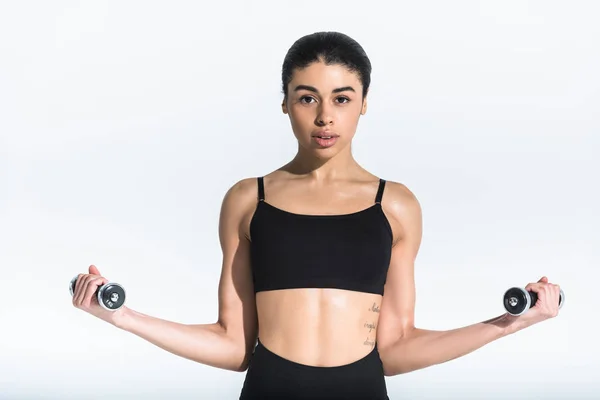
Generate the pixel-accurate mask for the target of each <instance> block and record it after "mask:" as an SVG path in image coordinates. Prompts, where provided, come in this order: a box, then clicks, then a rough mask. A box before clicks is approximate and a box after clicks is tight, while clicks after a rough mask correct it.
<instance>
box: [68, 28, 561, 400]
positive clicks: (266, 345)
mask: <svg viewBox="0 0 600 400" xmlns="http://www.w3.org/2000/svg"><path fill="white" fill-rule="evenodd" d="M370 74H371V63H370V61H369V58H368V57H367V55H366V54H365V51H364V50H363V48H362V47H361V46H360V45H359V44H358V43H357V42H356V41H354V40H353V39H352V38H350V37H348V36H346V35H344V34H341V33H336V32H320V33H315V34H311V35H307V36H305V37H302V38H300V39H299V40H298V41H296V42H295V43H294V44H293V46H292V47H291V48H290V50H289V51H288V53H287V55H286V57H285V60H284V62H283V68H282V89H283V101H282V104H281V108H282V111H283V113H285V114H287V115H288V117H289V119H290V123H291V130H292V132H293V134H294V135H295V137H296V139H297V142H298V150H297V154H296V155H295V156H294V158H293V159H292V160H290V161H289V163H287V164H286V165H283V166H282V167H280V168H278V169H276V170H274V171H272V172H270V173H268V174H266V175H264V176H260V177H250V178H244V179H242V180H240V181H239V182H237V183H236V184H234V185H233V186H232V187H231V188H230V189H229V190H228V192H227V193H226V195H225V196H224V200H223V203H222V208H221V213H220V220H219V236H220V242H221V247H222V251H223V264H222V270H221V277H220V281H219V290H218V319H217V321H216V322H214V323H211V324H181V323H175V322H170V321H166V320H162V319H159V318H156V317H152V316H149V315H145V314H142V313H140V312H137V311H134V310H132V309H130V308H128V307H122V308H121V309H119V310H117V311H106V310H104V309H102V308H101V307H99V306H98V304H97V302H96V301H95V300H94V298H93V293H94V291H95V290H96V288H97V287H98V286H100V285H103V284H105V283H107V282H108V280H107V279H106V278H104V277H103V276H102V275H101V274H100V272H99V270H98V269H97V268H96V267H95V266H91V267H90V268H89V273H88V274H81V275H79V277H78V281H77V286H76V288H75V292H74V296H73V304H74V306H75V307H77V308H80V309H82V310H84V311H86V312H88V313H90V314H92V315H95V316H96V317H99V318H101V319H103V320H105V321H107V322H109V323H111V324H113V325H114V326H116V327H118V328H120V329H123V330H125V331H128V332H131V333H132V334H135V335H137V336H139V337H141V338H143V339H145V340H147V341H149V342H150V343H153V344H154V345H156V346H159V347H161V348H163V349H164V350H166V351H169V352H171V353H173V354H176V355H178V356H181V357H185V358H187V359H190V360H194V361H196V362H198V363H202V364H205V365H210V366H213V367H216V368H222V369H226V370H231V371H239V372H245V373H246V377H245V381H244V385H243V387H242V388H241V395H240V399H244V400H246V399H345V400H350V399H372V400H379V399H388V395H387V390H386V384H385V377H386V376H387V377H391V376H394V375H397V374H402V373H407V372H410V371H414V370H417V369H421V368H426V367H428V366H431V365H435V364H439V363H443V362H447V361H449V360H452V359H456V358H458V357H461V356H464V355H466V354H468V353H470V352H472V351H474V350H476V349H478V348H481V347H482V346H484V345H485V344H487V343H490V342H492V341H493V340H496V339H499V338H501V337H504V336H506V335H509V334H512V333H515V332H517V331H519V330H521V329H524V328H526V327H528V326H531V325H533V324H536V323H539V322H541V321H543V320H546V319H548V318H551V317H554V316H556V315H557V313H558V296H559V288H558V286H557V285H555V284H551V283H549V282H548V280H547V279H546V278H545V277H543V278H542V279H540V280H539V281H538V282H535V283H530V284H529V285H527V286H526V289H528V290H532V291H534V292H536V293H537V294H538V301H537V303H536V304H535V306H534V307H532V308H531V309H530V310H529V311H528V312H527V313H525V314H523V315H521V316H519V317H515V316H512V315H509V314H504V315H499V316H497V317H495V318H493V319H490V320H488V321H484V322H480V323H476V324H473V325H470V326H466V327H462V328H457V329H454V330H449V331H431V330H425V329H420V328H416V327H415V325H414V307H415V281H414V263H415V259H416V256H417V252H418V250H419V246H420V243H421V237H422V234H421V232H422V215H421V208H420V206H419V202H418V201H417V199H416V196H415V195H414V194H413V193H412V192H411V191H410V190H409V189H408V188H407V187H406V186H405V185H403V184H402V183H399V182H394V181H391V180H390V181H386V180H385V179H383V178H381V177H378V176H375V175H374V174H372V173H370V172H369V171H367V170H366V169H364V168H363V167H362V166H361V165H359V163H358V162H357V161H356V160H355V159H354V157H353V154H352V151H351V147H352V140H353V138H354V135H355V132H356V128H357V125H358V122H359V119H360V117H361V116H362V115H364V114H365V113H366V112H367V95H368V93H369V85H370Z"/></svg>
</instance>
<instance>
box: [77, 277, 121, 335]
mask: <svg viewBox="0 0 600 400" xmlns="http://www.w3.org/2000/svg"><path fill="white" fill-rule="evenodd" d="M108 282H109V281H108V279H106V278H104V277H103V276H101V275H100V271H98V268H96V266H95V265H90V267H89V274H79V275H78V276H77V282H76V283H75V290H74V292H73V306H74V307H76V308H79V309H80V310H83V311H85V312H87V313H89V314H91V315H93V316H95V317H98V318H100V319H101V320H103V321H106V322H108V323H110V324H113V325H116V323H117V321H118V319H119V318H121V317H122V316H123V313H124V311H125V306H123V307H121V308H119V309H118V310H114V311H109V310H106V309H104V308H103V307H101V306H100V304H98V298H97V297H96V291H97V290H98V288H99V287H100V286H102V285H105V284H107V283H108Z"/></svg>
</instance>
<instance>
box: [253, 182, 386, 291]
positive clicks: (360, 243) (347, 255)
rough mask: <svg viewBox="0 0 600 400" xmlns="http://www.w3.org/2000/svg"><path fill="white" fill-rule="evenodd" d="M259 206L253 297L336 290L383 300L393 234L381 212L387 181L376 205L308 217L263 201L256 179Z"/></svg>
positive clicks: (381, 186)
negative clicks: (298, 290) (280, 291)
mask: <svg viewBox="0 0 600 400" xmlns="http://www.w3.org/2000/svg"><path fill="white" fill-rule="evenodd" d="M257 183H258V200H259V201H258V204H257V206H256V210H255V212H254V215H253V216H252V220H251V222H250V239H251V245H250V246H251V263H252V275H253V281H254V292H255V293H257V292H260V291H266V290H277V289H292V288H335V289H345V290H353V291H359V292H366V293H375V294H380V295H383V288H384V285H385V282H386V277H387V271H388V267H389V263H390V257H391V249H392V240H393V238H392V229H391V226H390V224H389V221H388V219H387V218H386V216H385V214H384V212H383V209H382V208H381V198H382V196H383V190H384V188H385V180H383V179H380V181H379V189H378V190H377V195H376V196H375V203H374V204H373V205H372V206H370V207H368V208H366V209H363V210H361V211H357V212H354V213H350V214H337V215H306V214H295V213H292V212H288V211H284V210H282V209H280V208H277V207H275V206H272V205H270V204H269V203H267V202H266V201H265V190H264V181H263V178H262V177H259V178H257Z"/></svg>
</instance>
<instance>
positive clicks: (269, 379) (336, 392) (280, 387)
mask: <svg viewBox="0 0 600 400" xmlns="http://www.w3.org/2000/svg"><path fill="white" fill-rule="evenodd" d="M256 399H261V400H262V399H279V400H301V399H302V400H303V399H311V400H313V399H323V400H325V399H327V400H337V399H340V400H341V399H344V400H354V399H357V400H358V399H360V400H389V397H388V395H387V389H386V385H385V377H384V374H383V364H382V363H381V359H380V358H379V352H378V350H377V345H375V347H374V348H373V350H372V351H371V352H370V353H369V354H368V355H366V356H365V357H363V358H361V359H360V360H357V361H355V362H352V363H350V364H345V365H341V366H335V367H316V366H311V365H305V364H299V363H295V362H293V361H290V360H287V359H285V358H283V357H281V356H279V355H277V354H275V353H273V352H272V351H270V350H269V349H267V348H266V347H265V346H263V344H262V343H261V341H260V339H259V340H258V344H257V346H256V347H255V349H254V354H253V356H252V358H251V360H250V364H249V367H248V370H247V372H246V379H245V380H244V386H243V388H242V392H241V395H240V400H256Z"/></svg>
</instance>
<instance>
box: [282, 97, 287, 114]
mask: <svg viewBox="0 0 600 400" xmlns="http://www.w3.org/2000/svg"><path fill="white" fill-rule="evenodd" d="M281 111H283V113H284V114H287V113H288V109H287V98H286V97H284V98H283V102H282V103H281Z"/></svg>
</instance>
